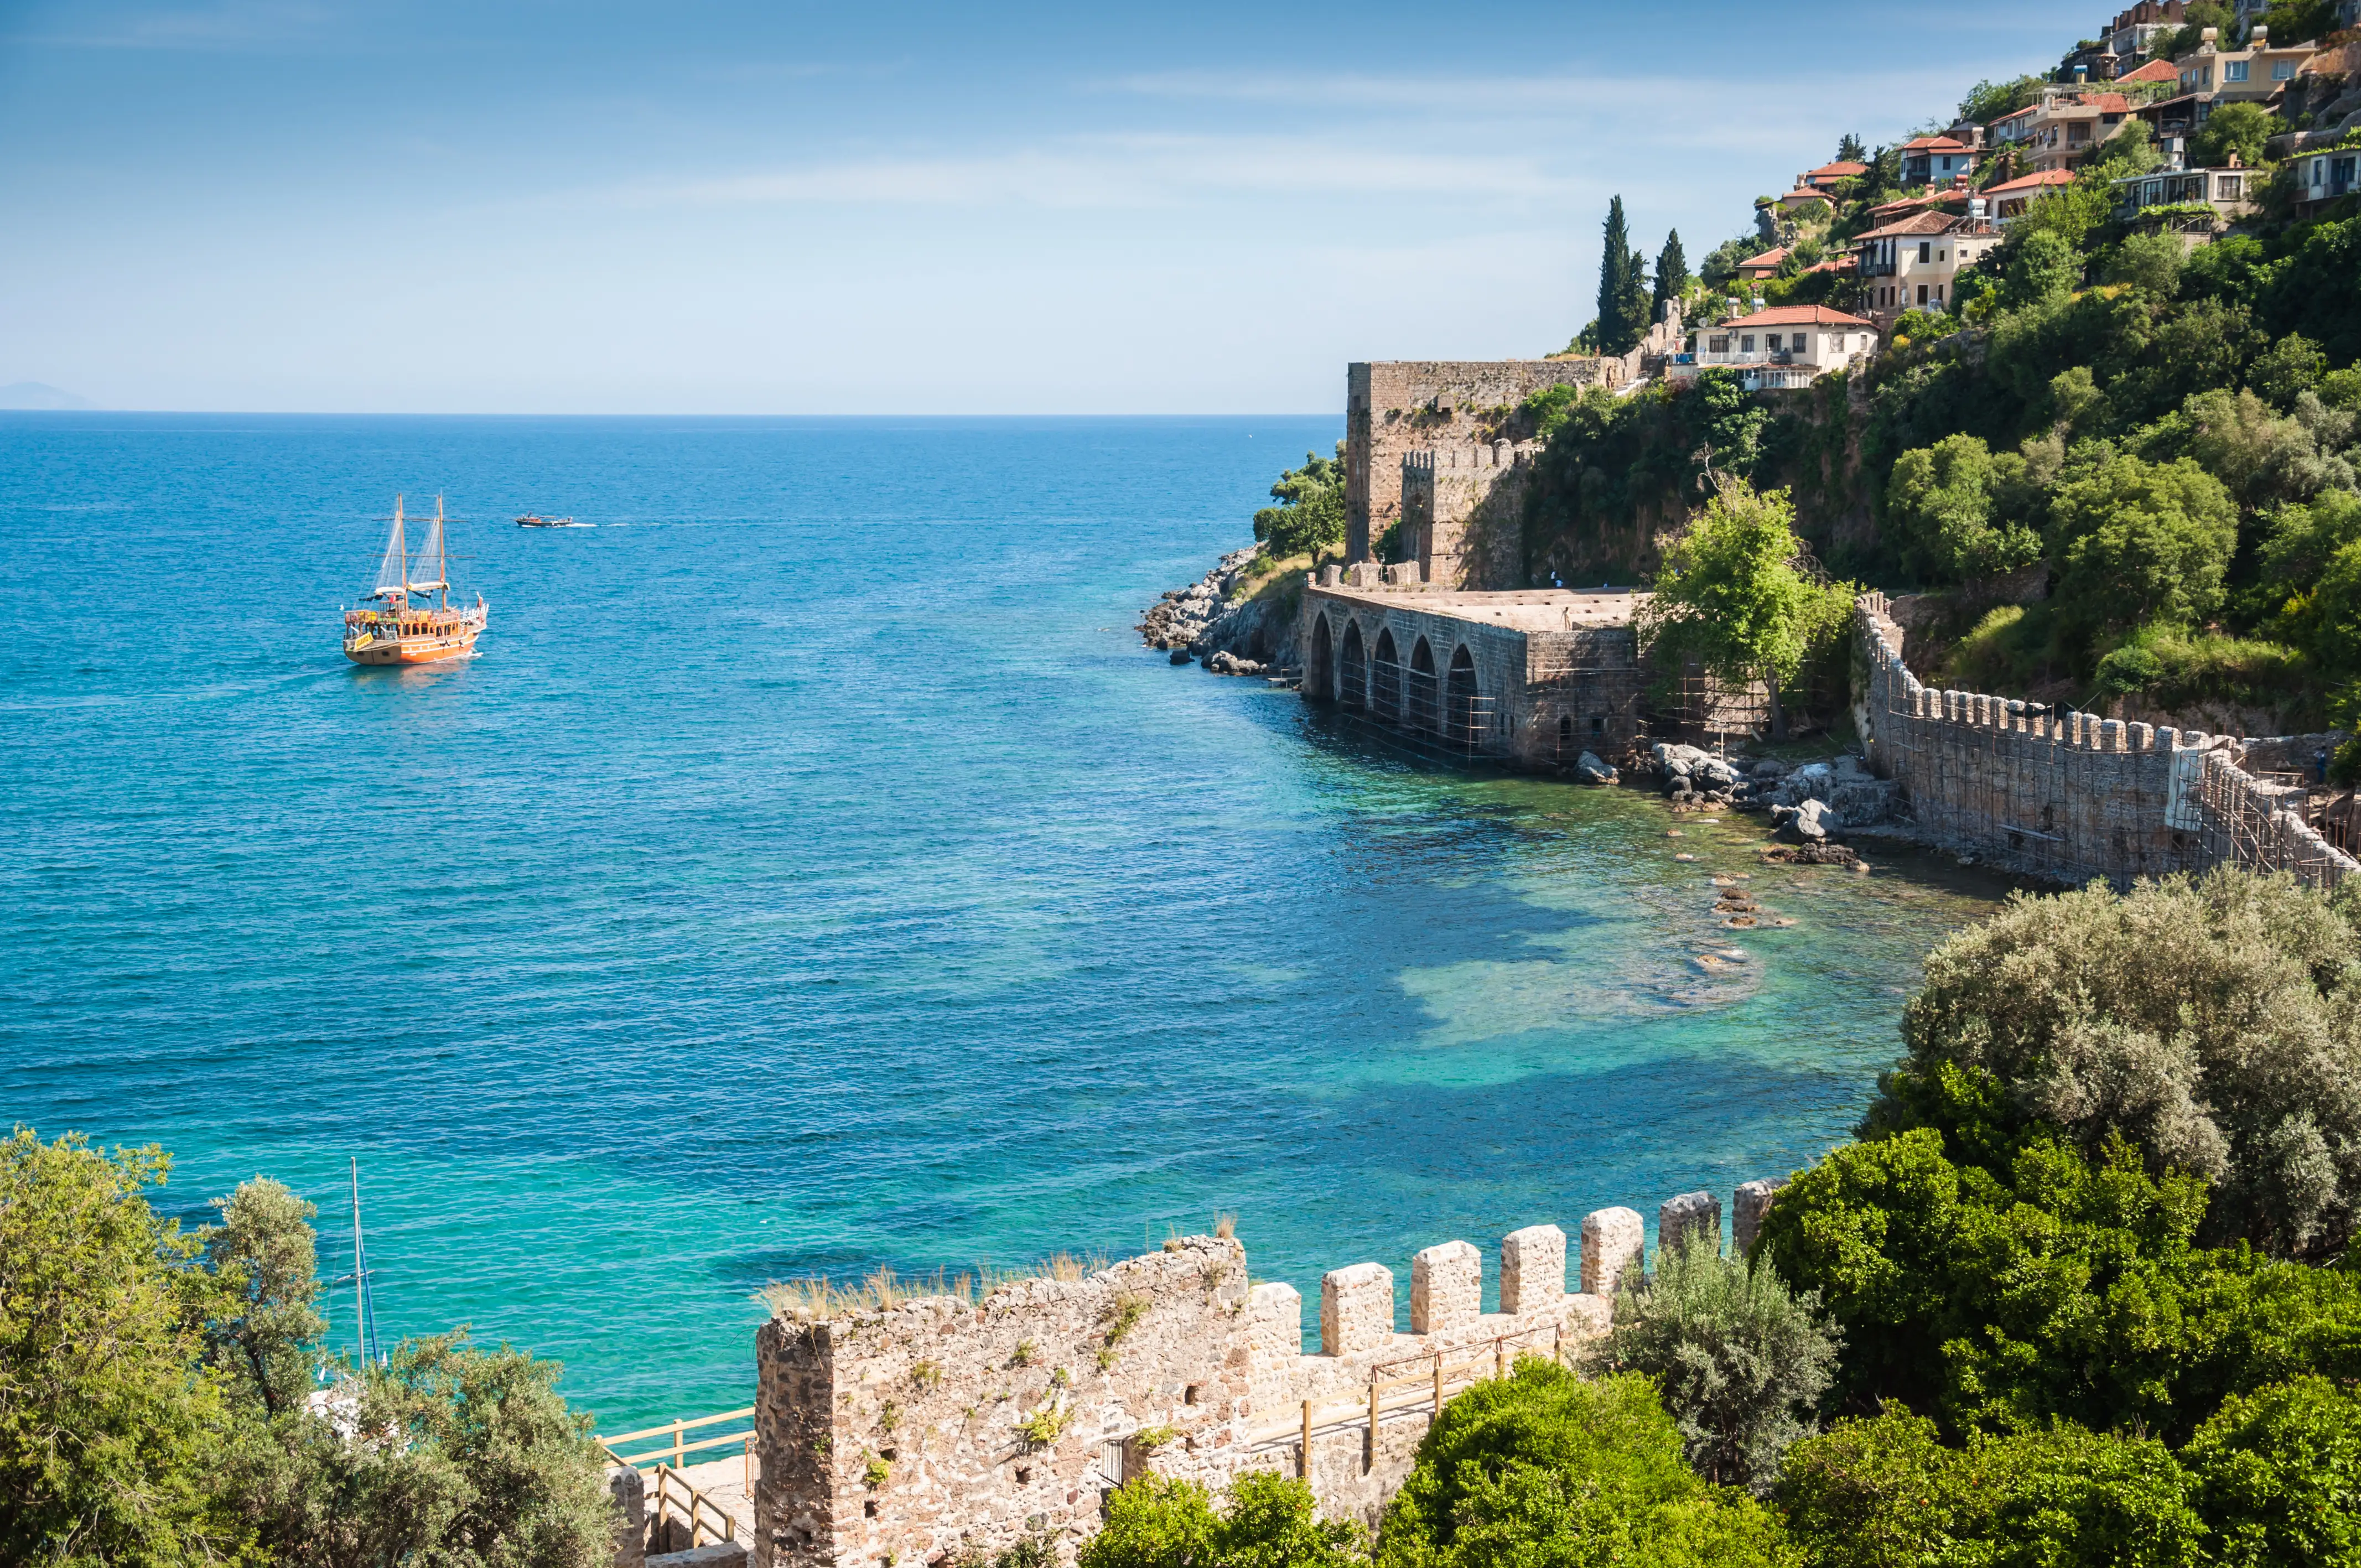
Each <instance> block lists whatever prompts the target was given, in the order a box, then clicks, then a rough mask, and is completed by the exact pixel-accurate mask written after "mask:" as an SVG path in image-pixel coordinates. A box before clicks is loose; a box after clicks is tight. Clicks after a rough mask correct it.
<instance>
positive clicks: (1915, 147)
mask: <svg viewBox="0 0 2361 1568" xmlns="http://www.w3.org/2000/svg"><path fill="white" fill-rule="evenodd" d="M1902 150H1903V151H1905V152H1965V151H1967V150H1968V144H1967V143H1965V142H1963V141H1953V140H1952V139H1951V138H1950V137H1911V138H1910V139H1909V140H1908V141H1905V142H1904V143H1903V144H1902Z"/></svg>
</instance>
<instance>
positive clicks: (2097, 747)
mask: <svg viewBox="0 0 2361 1568" xmlns="http://www.w3.org/2000/svg"><path fill="white" fill-rule="evenodd" d="M1888 609H1889V604H1888V601H1887V600H1886V598H1885V596H1884V595H1883V594H1875V593H1872V594H1865V595H1863V596H1862V597H1861V598H1860V599H1859V600H1858V601H1856V603H1855V606H1854V630H1855V634H1856V645H1857V648H1858V651H1859V654H1860V663H1861V665H1862V666H1864V672H1865V674H1866V679H1865V680H1862V681H1860V682H1857V684H1856V696H1855V704H1854V710H1853V718H1854V721H1855V723H1856V725H1857V727H1858V728H1859V729H1860V731H1861V739H1862V740H1863V742H1864V743H1865V746H1866V749H1867V751H1868V754H1869V761H1870V765H1871V767H1872V769H1873V770H1874V771H1875V772H1876V773H1878V774H1879V776H1881V777H1883V778H1888V779H1893V780H1895V781H1897V782H1898V783H1899V784H1901V786H1902V793H1903V795H1904V796H1905V801H1906V804H1907V807H1908V811H1909V815H1910V819H1911V826H1910V829H1909V832H1910V836H1911V837H1913V838H1915V839H1918V840H1919V841H1921V842H1924V843H1927V844H1931V845H1934V846H1936V847H1938V848H1941V849H1946V850H1960V851H1971V852H1974V853H1976V854H1977V855H1979V856H1981V857H1982V858H1984V859H1987V860H1990V861H1994V862H1996V863H1998V864H2001V865H2003V866H2005V867H2007V868H2008V869H2011V870H2014V871H2018V872H2030V873H2032V874H2035V875H2039V876H2045V877H2048V878H2051V879H2053V880H2056V881H2059V882H2067V883H2081V882H2085V881H2088V880H2090V879H2091V878H2093V877H2103V878H2105V879H2106V880H2107V881H2109V882H2111V883H2115V884H2116V885H2118V886H2124V885H2128V884H2129V883H2131V882H2132V881H2133V880H2134V879H2135V878H2138V877H2157V876H2164V875H2167V874H2169V873H2170V872H2184V871H2185V872H2194V871H2202V870H2204V869H2206V868H2207V867H2210V866H2213V865H2217V864H2222V863H2225V862H2227V863H2233V864H2239V865H2245V866H2247V867H2249V868H2250V869H2254V870H2264V871H2268V870H2277V869H2282V868H2283V869H2288V870H2292V871H2294V872H2297V873H2298V874H2299V875H2301V876H2303V877H2304V878H2305V879H2306V880H2308V881H2312V882H2315V883H2334V882H2336V881H2338V880H2341V879H2342V878H2343V877H2344V876H2345V874H2346V873H2347V872H2350V871H2353V870H2356V869H2361V868H2356V866H2355V862H2354V861H2352V859H2351V858H2350V857H2348V856H2345V855H2344V854H2343V853H2342V852H2340V851H2339V850H2335V849H2334V848H2333V847H2331V846H2330V845H2328V844H2327V843H2326V842H2325V841H2324V840H2323V839H2321V838H2320V836H2319V834H2318V833H2317V832H2315V831H2313V829H2312V828H2310V827H2309V826H2307V825H2306V824H2305V823H2304V821H2303V820H2302V817H2301V814H2300V809H2298V808H2300V806H2301V795H2302V794H2303V792H2302V790H2301V787H2299V786H2291V785H2289V784H2282V783H2278V782H2274V781H2271V780H2268V779H2262V778H2257V777H2256V776H2255V774H2254V773H2250V772H2248V771H2247V768H2248V764H2249V761H2250V759H2272V760H2276V759H2279V758H2280V757H2282V756H2285V755H2289V754H2295V755H2301V754H2305V753H2308V752H2309V751H2311V750H2312V747H2313V744H2314V743H2316V742H2328V741H2331V740H2334V739H2335V738H2332V737H2323V736H2303V737H2285V738H2280V739H2279V740H2239V739H2235V738H2233V737H2229V736H2217V735H2205V734H2202V733H2199V732H2197V731H2194V730H2177V729H2172V728H2170V727H2169V726H2166V727H2158V726H2154V725H2148V724H2138V723H2126V722H2125V721H2123V720H2121V719H2114V718H2098V717H2096V716H2095V715H2092V714H2086V713H2058V712H2054V711H2048V710H2043V709H2040V708H2038V707H2028V706H2027V705H2026V703H2024V702H2022V701H2018V700H2015V699H2011V698H2007V697H1998V696H1985V695H1983V694H1982V693H1978V692H1961V691H1938V690H1936V689H1934V688H1933V687H1930V686H1927V685H1924V684H1922V683H1921V682H1920V681H1919V679H1918V677H1917V676H1916V675H1915V674H1911V672H1910V668H1909V666H1908V665H1907V664H1905V663H1904V662H1903V658H1902V631H1901V629H1900V628H1899V627H1898V626H1897V625H1895V623H1894V620H1893V617H1892V616H1891V615H1890V614H1889V613H1888ZM2252 765H2253V766H2255V767H2257V768H2260V767H2264V766H2265V765H2266V763H2265V762H2264V761H2261V760H2256V761H2253V762H2252Z"/></svg>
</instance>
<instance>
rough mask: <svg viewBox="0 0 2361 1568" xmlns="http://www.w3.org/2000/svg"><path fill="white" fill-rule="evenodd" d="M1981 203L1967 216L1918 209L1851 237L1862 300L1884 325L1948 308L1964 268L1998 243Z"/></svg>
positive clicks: (1979, 199) (1975, 201)
mask: <svg viewBox="0 0 2361 1568" xmlns="http://www.w3.org/2000/svg"><path fill="white" fill-rule="evenodd" d="M1983 206H1984V203H1983V199H1982V197H1977V198H1975V199H1973V200H1971V202H1970V203H1968V214H1967V216H1965V217H1953V216H1951V215H1950V214H1948V213H1920V214H1917V215H1916V216H1915V217H1909V218H1905V219H1903V220H1902V221H1901V222H1900V223H1896V224H1888V225H1885V226H1884V227H1883V228H1874V229H1872V230H1870V231H1869V232H1868V233H1867V234H1864V235H1862V236H1860V237H1858V238H1857V239H1855V240H1854V241H1853V255H1854V257H1855V258H1856V265H1857V266H1858V268H1859V274H1858V275H1859V277H1860V279H1861V302H1862V304H1863V305H1864V307H1865V308H1866V309H1867V310H1868V311H1869V313H1870V314H1871V315H1872V316H1873V317H1875V318H1876V319H1877V321H1878V323H1879V324H1880V325H1881V326H1882V325H1883V324H1885V323H1889V322H1891V321H1892V320H1893V318H1894V317H1895V316H1898V315H1900V314H1901V313H1903V312H1904V311H1907V310H1915V309H1917V308H1919V307H1921V306H1924V307H1926V308H1927V309H1930V310H1946V309H1949V303H1950V299H1951V294H1952V290H1953V286H1954V283H1955V281H1956V280H1957V279H1958V277H1959V275H1960V270H1961V269H1964V268H1968V267H1972V266H1973V265H1975V263H1976V262H1978V261H1980V260H1982V258H1984V257H1985V256H1986V255H1988V254H1989V253H1990V252H1991V251H1992V248H1993V247H1994V246H1996V245H1998V244H1999V243H2000V227H1999V225H1996V224H1994V223H1993V222H1992V221H1991V220H1990V219H1988V218H1986V217H1985V216H1984V211H1983Z"/></svg>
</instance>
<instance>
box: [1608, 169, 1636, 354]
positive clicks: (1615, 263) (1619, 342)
mask: <svg viewBox="0 0 2361 1568" xmlns="http://www.w3.org/2000/svg"><path fill="white" fill-rule="evenodd" d="M1647 331H1648V278H1647V259H1646V258H1644V257H1642V255H1641V254H1640V253H1639V252H1638V251H1636V250H1634V249H1632V248H1631V228H1630V226H1629V225H1627V224H1625V222H1624V221H1623V198H1622V197H1620V196H1617V197H1614V198H1613V199H1612V200H1610V201H1609V203H1608V204H1607V224H1606V235H1605V243H1604V247H1603V248H1602V249H1601V250H1600V252H1599V258H1598V352H1599V353H1601V354H1603V355H1607V356H1609V357H1612V356H1616V355H1620V354H1628V353H1630V352H1631V350H1632V349H1633V348H1635V347H1637V346H1638V345H1639V342H1640V339H1641V338H1642V337H1643V336H1645V335H1646V334H1647Z"/></svg>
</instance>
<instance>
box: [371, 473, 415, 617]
mask: <svg viewBox="0 0 2361 1568" xmlns="http://www.w3.org/2000/svg"><path fill="white" fill-rule="evenodd" d="M409 582H410V552H409V548H408V546H407V545H405V544H404V543H403V542H402V537H401V497H400V496H398V495H397V496H395V497H394V498H393V532H391V533H390V534H388V535H387V536H386V541H385V554H384V556H383V557H382V558H381V559H380V560H379V562H378V564H377V586H376V587H372V588H371V589H370V590H369V596H368V597H369V598H390V597H391V596H393V595H396V594H399V593H401V592H402V591H403V589H404V588H405V587H407V586H408V584H409Z"/></svg>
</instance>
